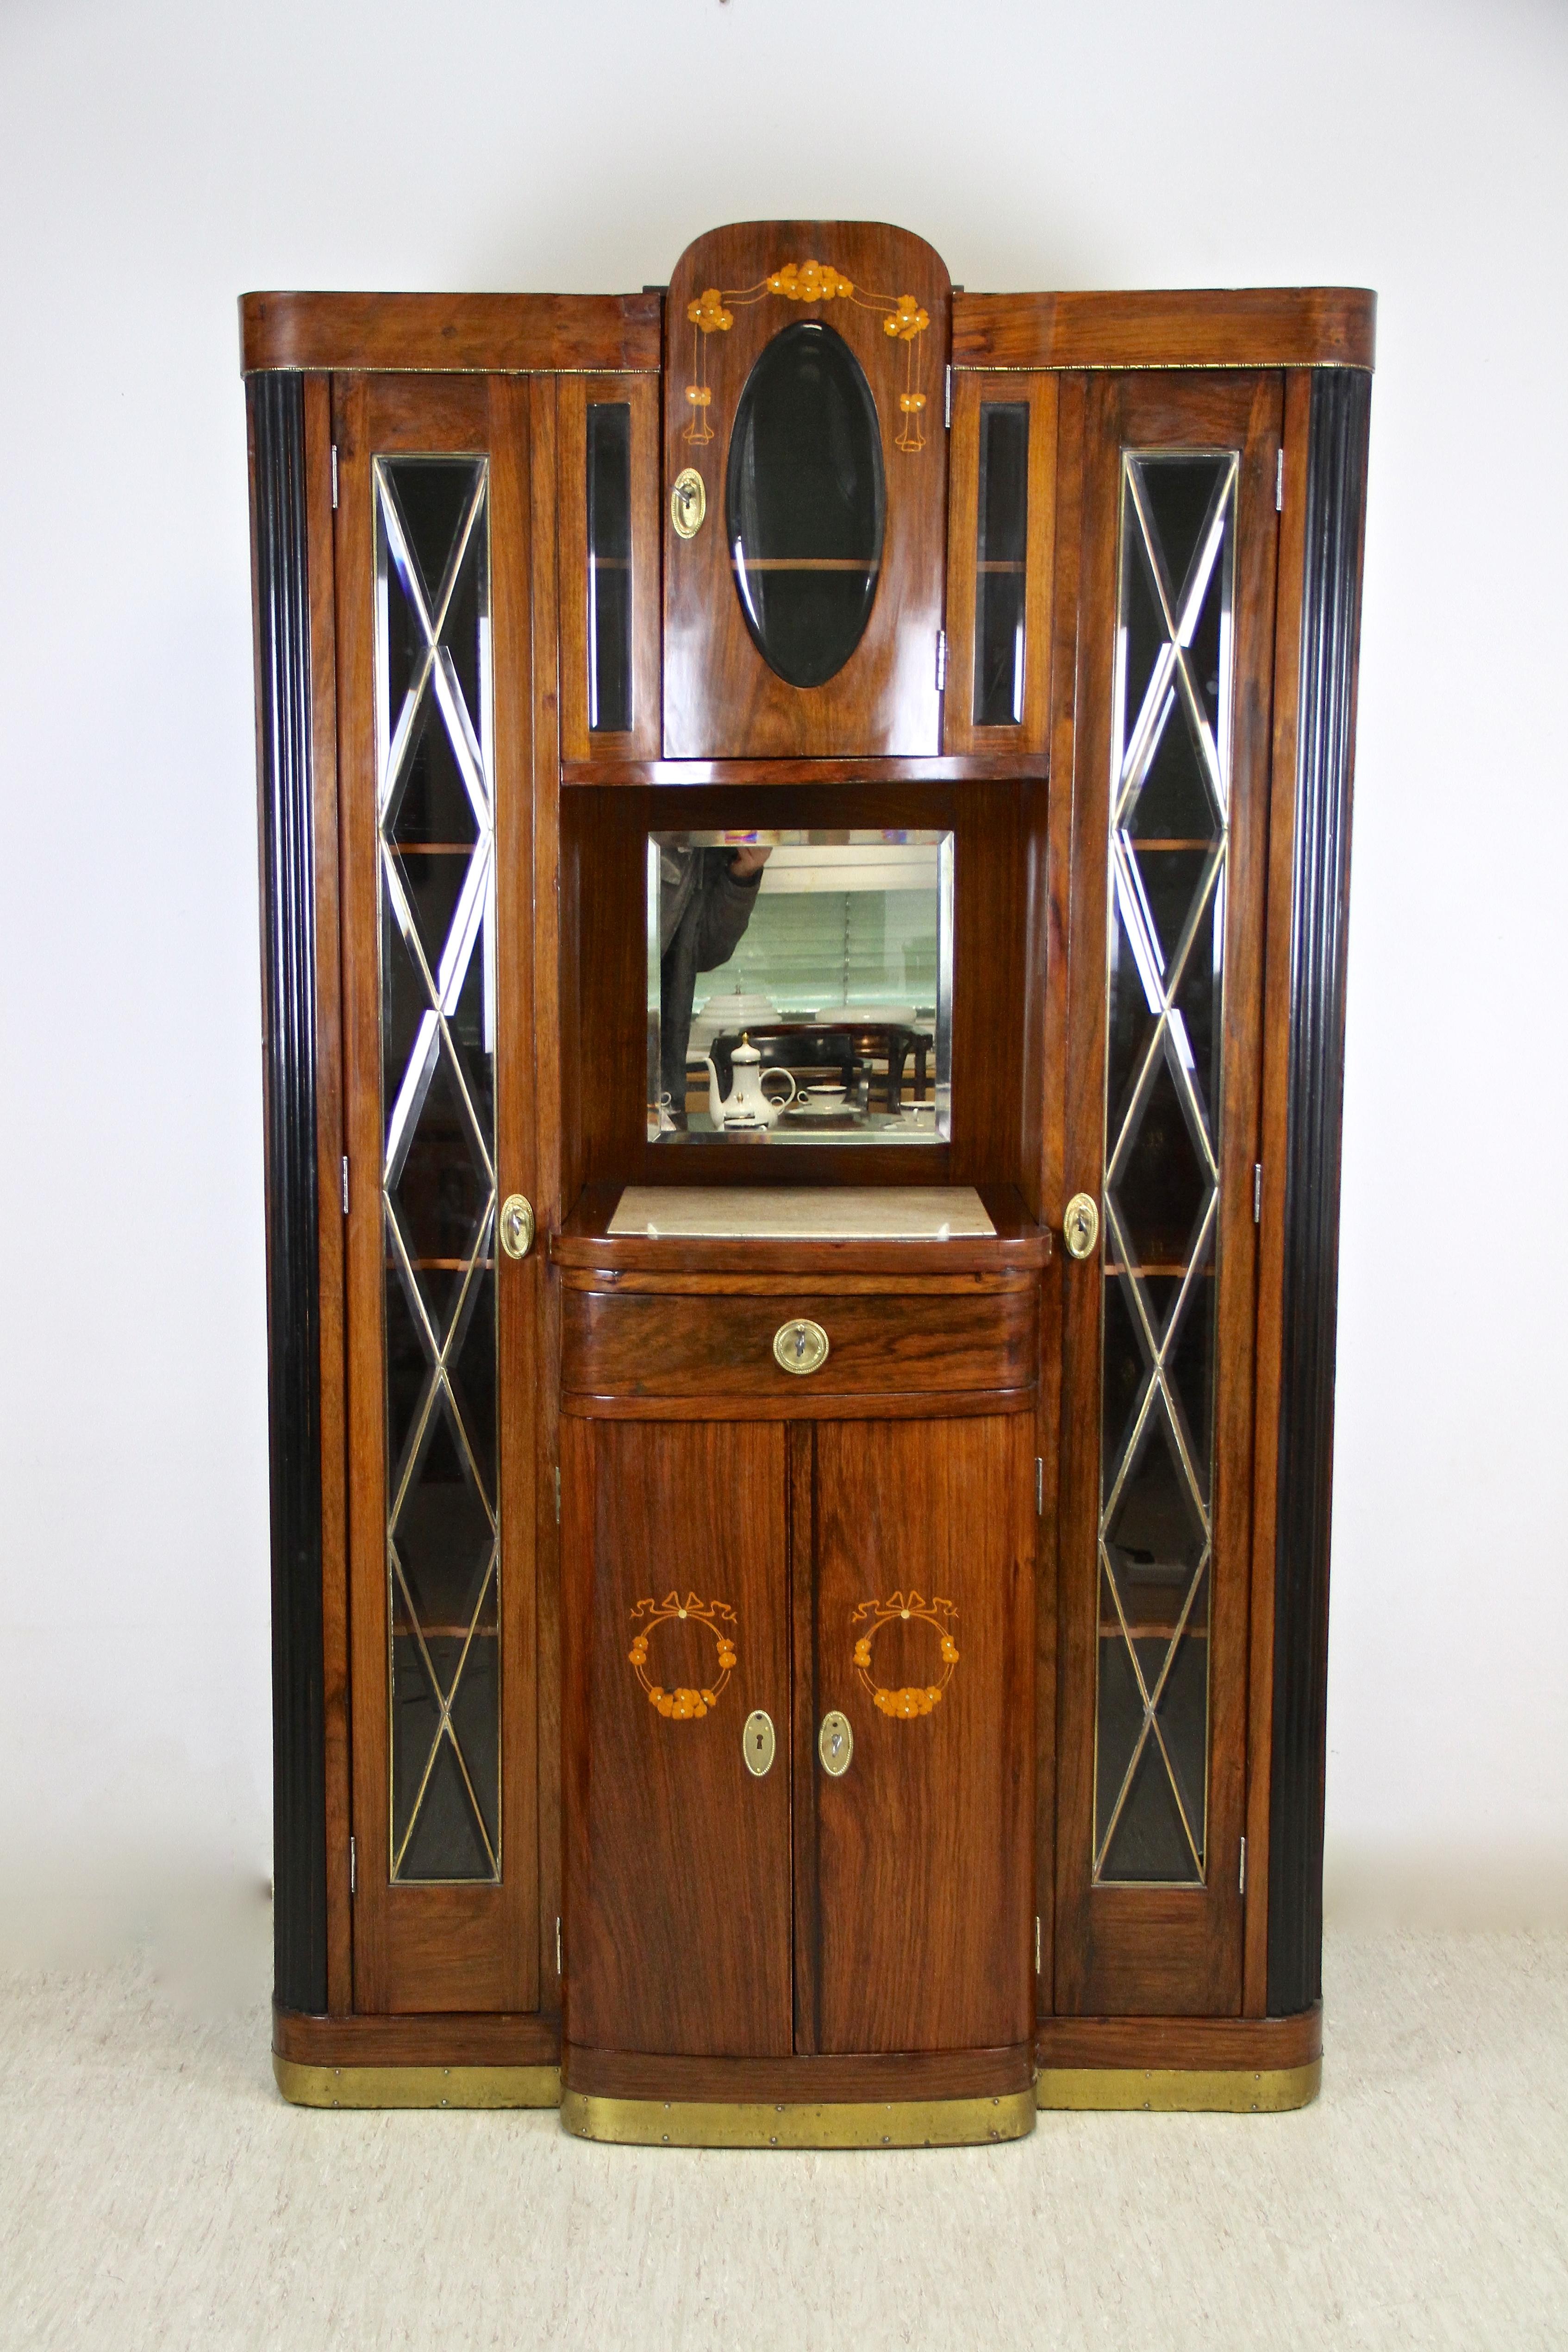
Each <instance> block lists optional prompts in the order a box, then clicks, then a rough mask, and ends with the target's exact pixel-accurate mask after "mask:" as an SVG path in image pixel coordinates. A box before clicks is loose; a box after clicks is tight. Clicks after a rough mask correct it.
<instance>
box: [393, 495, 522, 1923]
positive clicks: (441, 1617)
mask: <svg viewBox="0 0 1568 2352" xmlns="http://www.w3.org/2000/svg"><path fill="white" fill-rule="evenodd" d="M373 475H374V484H375V520H376V586H377V612H376V653H377V675H376V688H377V692H376V704H377V712H378V727H379V763H378V808H379V810H380V834H381V850H380V854H381V862H382V890H381V1006H382V1118H383V1135H384V1159H383V1164H382V1231H383V1234H384V1237H385V1251H384V1259H385V1276H384V1291H383V1331H384V1345H385V1365H384V1379H385V1413H386V1424H385V1425H386V1470H387V1528H386V1536H387V1603H388V1613H389V1625H390V1645H389V1659H388V1664H389V1672H390V1687H391V1720H390V1734H391V1785H390V1788H389V1791H388V1801H389V1808H390V1827H391V1835H392V1877H393V1878H394V1879H399V1880H418V1879H431V1880H444V1879H455V1878H478V1879H494V1878H496V1877H497V1875H498V1874H499V1870H500V1762H499V1742H500V1713H499V1708H500V1696H499V1684H498V1665H497V1637H496V1626H497V1593H498V1582H497V1580H498V1576H499V1572H500V1567H499V1538H498V1528H497V1475H496V1474H497V1423H496V1412H497V1400H496V1303H495V1227H496V1181H495V1048H496V1041H495V952H494V933H495V859H494V835H493V815H492V812H493V806H494V797H493V777H492V765H491V762H492V753H491V683H490V628H489V580H490V553H489V511H488V489H489V480H488V467H487V466H486V461H485V460H484V459H483V458H480V457H381V458H377V459H376V461H375V464H374V467H373Z"/></svg>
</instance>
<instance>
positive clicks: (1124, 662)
mask: <svg viewBox="0 0 1568 2352" xmlns="http://www.w3.org/2000/svg"><path fill="white" fill-rule="evenodd" d="M1235 504H1236V459H1235V457H1234V455H1233V453H1231V452H1230V451H1194V452H1182V453H1179V454H1176V455H1170V454H1167V453H1164V452H1147V453H1140V452H1136V451H1127V452H1124V457H1123V471H1122V515H1121V530H1122V544H1121V565H1120V572H1119V584H1118V592H1117V599H1118V602H1117V618H1116V627H1117V639H1116V649H1115V660H1116V700H1115V731H1114V737H1113V745H1112V785H1113V811H1114V814H1113V826H1112V837H1111V847H1110V861H1111V873H1110V880H1111V907H1110V911H1109V926H1108V938H1107V992H1106V1124H1105V1161H1104V1166H1105V1187H1104V1195H1103V1208H1104V1222H1105V1254H1104V1269H1103V1315H1102V1341H1103V1349H1102V1381H1103V1391H1102V1399H1101V1444H1102V1455H1101V1476H1100V1488H1101V1496H1102V1509H1101V1522H1100V1529H1099V1543H1100V1549H1101V1559H1102V1565H1101V1568H1100V1569H1099V1570H1098V1571H1097V1581H1098V1586H1099V1591H1100V1595H1101V1604H1100V1606H1101V1622H1100V1666H1099V1700H1098V1709H1097V1715H1096V1724H1097V1732H1096V1738H1097V1741H1098V1742H1099V1745H1098V1746H1097V1749H1096V1765H1095V1795H1094V1807H1095V1811H1094V1851H1093V1860H1094V1875H1095V1878H1096V1881H1097V1883H1099V1884H1102V1885H1104V1884H1108V1883H1115V1882H1142V1883H1149V1882H1155V1881H1158V1882H1163V1883H1173V1882H1174V1883H1176V1884H1180V1885H1191V1884H1197V1883H1201V1881H1202V1877H1203V1862H1204V1851H1205V1847H1204V1841H1205V1816H1206V1809H1207V1741H1208V1640H1207V1634H1208V1584H1209V1567H1208V1561H1209V1549H1210V1544H1211V1541H1212V1530H1211V1526H1210V1517H1209V1513H1210V1507H1211V1496H1212V1492H1213V1484H1214V1444H1215V1386H1216V1335H1217V1299H1218V1230H1219V1227H1218V1195H1217V1187H1216V1175H1215V1171H1216V1169H1217V1167H1218V1165H1219V1163H1220V1133H1219V1127H1220V1120H1221V1118H1222V1116H1223V1100H1222V1097H1223V1071H1222V1068H1221V1053H1222V1045H1223V1034H1224V1030H1223V1022H1224V1006H1223V980H1224V972H1223V960H1224V958H1223V951H1224V938H1225V919H1226V889H1225V877H1226V862H1227V856H1228V838H1227V830H1226V811H1227V810H1228V805H1229V775H1228V761H1229V753H1230V725H1229V713H1228V698H1229V695H1230V690H1231V688H1230V677H1229V662H1230V643H1231V635H1232V627H1233V615H1232V612H1231V599H1232V595H1233V579H1234V567H1233V564H1232V562H1231V550H1230V540H1231V535H1232V533H1233V530H1234V527H1235Z"/></svg>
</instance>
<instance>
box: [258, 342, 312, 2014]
mask: <svg viewBox="0 0 1568 2352" xmlns="http://www.w3.org/2000/svg"><path fill="white" fill-rule="evenodd" d="M246 397H247V404H248V411H249V425H250V461H251V537H252V549H253V557H252V561H253V565H254V582H253V588H254V598H255V614H256V761H257V782H258V798H259V825H260V844H261V911H262V1053H263V1063H264V1083H265V1090H266V1104H265V1116H266V1149H267V1408H268V1427H269V1454H270V1496H271V1524H272V1741H273V1767H272V1769H273V1843H274V1865H273V1877H274V1895H273V1937H274V1970H275V1982H276V1986H277V1999H278V2000H279V2001H280V2002H281V2003H282V2004H283V2005H284V2006H285V2007H287V2008H288V2009H294V2010H304V2011H317V2012H319V2011H324V2010H325V2009H326V2007H327V1864H326V1847H327V1822H326V1791H325V1742H324V1711H325V1694H324V1672H323V1656H322V1613H321V1612H322V1582H321V1557H322V1555H321V1382H320V1278H319V1262H318V1255H317V1207H318V1202H317V1183H316V1019H315V994H314V989H315V971H316V937H315V917H314V889H313V885H314V874H313V861H312V852H311V781H312V780H311V757H310V635H309V629H310V606H309V595H308V566H307V552H306V547H307V533H306V498H305V395H304V389H303V383H302V379H301V378H300V377H299V376H298V375H260V376H252V377H251V378H250V379H249V380H248V382H247V385H246Z"/></svg>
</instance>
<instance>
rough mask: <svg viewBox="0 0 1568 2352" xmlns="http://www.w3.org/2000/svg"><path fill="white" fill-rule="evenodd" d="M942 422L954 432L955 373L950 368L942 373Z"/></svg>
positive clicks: (946, 368)
mask: <svg viewBox="0 0 1568 2352" xmlns="http://www.w3.org/2000/svg"><path fill="white" fill-rule="evenodd" d="M942 422H943V424H944V425H946V426H947V428H948V430H949V431H951V430H952V425H953V371H952V369H951V368H950V367H945V368H944V369H943V371H942Z"/></svg>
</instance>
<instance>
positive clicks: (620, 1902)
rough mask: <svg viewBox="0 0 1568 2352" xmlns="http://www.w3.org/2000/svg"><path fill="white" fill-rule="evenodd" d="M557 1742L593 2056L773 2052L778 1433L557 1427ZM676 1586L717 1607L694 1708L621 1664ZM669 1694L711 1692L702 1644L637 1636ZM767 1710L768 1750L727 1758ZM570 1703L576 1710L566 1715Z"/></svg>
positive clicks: (692, 1633)
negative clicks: (693, 1711)
mask: <svg viewBox="0 0 1568 2352" xmlns="http://www.w3.org/2000/svg"><path fill="white" fill-rule="evenodd" d="M563 1444H564V1445H565V1447H566V1449H567V1452H568V1454H569V1455H570V1456H571V1457H572V1458H573V1459H574V1463H575V1468H574V1473H573V1475H572V1476H571V1478H570V1482H563V1486H564V1487H565V1492H564V1493H563V1527H562V1542H563V1552H564V1573H565V1580H566V1591H567V1612H568V1620H569V1624H570V1639H571V1642H572V1643H573V1644H574V1645H577V1644H580V1645H581V1650H582V1664H581V1669H580V1680H579V1683H578V1687H577V1690H576V1691H575V1693H574V1699H575V1701H576V1706H574V1709H573V1712H572V1715H571V1717H570V1718H569V1730H568V1737H569V1738H570V1739H574V1740H575V1741H576V1742H578V1743H579V1747H578V1753H577V1755H576V1757H575V1758H574V1771H573V1790H574V1796H575V1799H576V1801H577V1802H578V1804H579V1805H580V1825H579V1830H578V1833H577V1834H576V1835H575V1836H574V1837H573V1838H572V1840H571V1843H570V1848H569V1852H570V1865H571V1876H570V1881H569V1885H568V1895H567V1913H566V1929H565V1932H566V1941H567V2019H568V2030H569V2032H570V2036H571V2039H572V2040H573V2041H574V2042H585V2043H591V2044H594V2045H597V2046H601V2047H604V2048H608V2049H622V2050H642V2051H666V2052H674V2051H681V2052H687V2053H703V2054H706V2055H710V2056H726V2057H747V2056H755V2057H763V2056H768V2055H773V2056H780V2055H783V2054H784V2053H787V2052H788V2051H789V2049H790V2048H791V2046H792V2038H793V2017H792V2002H791V1993H790V1941H791V1928H790V1916H789V1898H790V1884H789V1879H790V1874H789V1601H788V1579H787V1566H786V1533H785V1530H786V1512H785V1440H784V1433H783V1431H782V1429H780V1428H778V1427H777V1426H768V1425H757V1424H747V1423H739V1422H730V1423H682V1424H678V1425H676V1424H672V1423H653V1424H651V1425H649V1424H641V1423H614V1424H610V1423H580V1424H578V1425H577V1426H576V1427H572V1428H569V1430H568V1432H567V1433H565V1434H564V1435H563ZM669 1591H679V1593H680V1595H681V1598H682V1600H683V1601H685V1599H686V1598H687V1597H688V1596H689V1595H691V1594H693V1593H695V1595H696V1596H697V1598H698V1599H699V1600H702V1601H725V1602H727V1604H728V1606H729V1607H730V1608H731V1609H733V1610H734V1612H735V1619H734V1626H735V1649H736V1654H737V1665H736V1667H735V1669H734V1671H733V1673H732V1674H731V1675H730V1677H729V1681H728V1684H727V1687H726V1688H725V1689H724V1691H723V1692H722V1693H720V1694H719V1696H718V1699H717V1703H716V1706H714V1707H713V1708H712V1710H711V1711H710V1712H709V1713H708V1714H706V1716H704V1717H702V1718H701V1719H693V1720H688V1721H685V1722H682V1721H675V1720H671V1719H667V1718H666V1717H664V1716H662V1715H661V1714H660V1713H659V1712H658V1711H657V1709H656V1708H655V1707H654V1706H653V1705H651V1704H650V1701H649V1699H648V1696H647V1695H646V1693H645V1691H644V1690H643V1685H642V1684H641V1682H640V1681H639V1679H638V1676H637V1674H636V1672H635V1671H634V1669H633V1667H632V1664H631V1662H630V1660H629V1656H628V1652H629V1649H630V1646H631V1643H632V1637H633V1633H634V1632H635V1621H634V1619H633V1615H632V1612H633V1611H634V1609H635V1608H636V1605H637V1603H638V1602H639V1601H643V1600H644V1599H648V1598H652V1599H653V1600H655V1601H658V1600H662V1599H663V1598H664V1594H665V1593H667V1592H669ZM650 1642H651V1646H650V1654H649V1657H648V1661H647V1672H648V1674H649V1675H650V1676H651V1677H653V1679H654V1680H656V1681H657V1682H658V1683H659V1684H660V1685H662V1686H664V1688H665V1689H674V1687H676V1686H677V1685H689V1686H691V1687H694V1688H700V1687H702V1686H704V1685H711V1682H712V1680H713V1678H714V1677H715V1676H716V1673H717V1671H718V1669H717V1667H716V1645H715V1641H714V1637H713V1635H712V1634H711V1633H710V1632H709V1631H708V1629H707V1628H706V1626H703V1625H700V1624H698V1623H696V1622H694V1621H691V1620H688V1621H687V1622H685V1623H680V1622H674V1623H664V1624H662V1625H660V1626H658V1627H656V1628H655V1629H654V1632H653V1634H652V1636H651V1637H650ZM755 1707H763V1708H766V1710H767V1711H768V1714H769V1715H770V1716H771V1717H772V1718H773V1724H774V1728H775V1732H776V1735H777V1738H778V1753H777V1759H776V1761H775V1763H774V1765H773V1769H771V1771H770V1772H768V1775H767V1776H766V1778H764V1779H761V1780H758V1779H755V1778H754V1777H753V1776H752V1774H751V1773H750V1772H749V1771H748V1770H747V1767H746V1764H745V1762H744V1760H743V1758H742V1752H741V1751H742V1739H741V1733H742V1728H743V1726H744V1724H745V1722H746V1718H747V1715H748V1714H749V1713H750V1712H751V1711H752V1709H753V1708H755ZM579 1709H580V1712H579V1711H578V1710H579Z"/></svg>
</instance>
